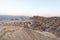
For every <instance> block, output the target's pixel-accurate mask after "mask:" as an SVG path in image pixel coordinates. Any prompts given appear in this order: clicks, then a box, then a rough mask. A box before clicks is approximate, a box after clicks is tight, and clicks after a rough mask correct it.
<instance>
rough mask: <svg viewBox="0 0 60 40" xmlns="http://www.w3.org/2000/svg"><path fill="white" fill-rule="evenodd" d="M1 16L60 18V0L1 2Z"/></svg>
mask: <svg viewBox="0 0 60 40" xmlns="http://www.w3.org/2000/svg"><path fill="white" fill-rule="evenodd" d="M0 15H25V16H34V15H38V16H60V0H0Z"/></svg>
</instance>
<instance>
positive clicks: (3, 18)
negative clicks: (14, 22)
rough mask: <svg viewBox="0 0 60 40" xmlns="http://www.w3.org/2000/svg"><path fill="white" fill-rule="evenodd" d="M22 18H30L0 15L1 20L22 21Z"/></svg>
mask: <svg viewBox="0 0 60 40" xmlns="http://www.w3.org/2000/svg"><path fill="white" fill-rule="evenodd" d="M20 18H29V16H11V15H0V20H11V19H20Z"/></svg>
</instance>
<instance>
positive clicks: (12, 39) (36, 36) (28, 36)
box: [0, 28, 56, 40]
mask: <svg viewBox="0 0 60 40" xmlns="http://www.w3.org/2000/svg"><path fill="white" fill-rule="evenodd" d="M54 38H56V37H55V36H53V37H51V36H47V35H45V34H42V33H40V32H36V31H33V30H31V29H27V28H20V29H19V28H18V30H14V31H13V32H7V33H5V34H4V35H2V36H0V40H53V39H54Z"/></svg>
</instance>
